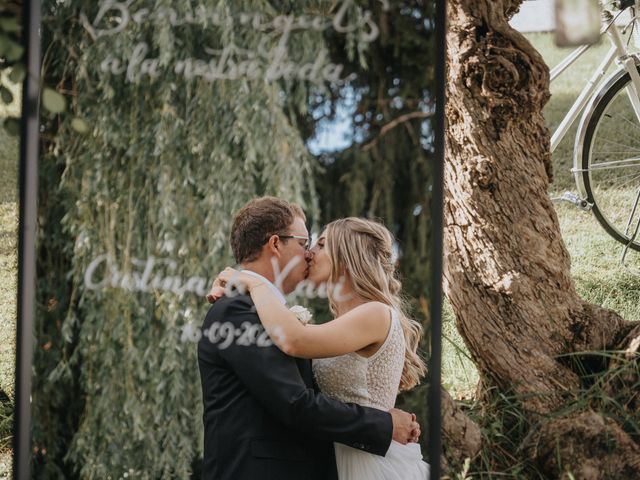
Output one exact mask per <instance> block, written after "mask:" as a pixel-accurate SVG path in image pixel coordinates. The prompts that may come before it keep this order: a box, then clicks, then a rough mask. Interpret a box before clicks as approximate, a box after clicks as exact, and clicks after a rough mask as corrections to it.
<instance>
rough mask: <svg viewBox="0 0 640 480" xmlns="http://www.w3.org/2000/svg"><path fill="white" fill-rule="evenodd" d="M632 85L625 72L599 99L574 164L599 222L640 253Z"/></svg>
mask: <svg viewBox="0 0 640 480" xmlns="http://www.w3.org/2000/svg"><path fill="white" fill-rule="evenodd" d="M639 70H640V69H639ZM630 83H631V78H630V76H629V73H627V72H626V71H624V70H622V71H620V72H618V73H617V74H616V75H615V76H614V77H612V80H611V81H609V82H608V83H607V84H606V85H605V87H604V88H603V89H602V90H601V91H600V93H599V94H598V95H597V96H596V99H595V101H594V102H593V103H592V105H591V108H590V109H589V112H587V113H586V114H585V120H586V129H585V130H584V131H583V132H579V133H578V137H577V138H576V142H577V143H578V145H577V147H579V148H580V150H581V154H580V156H579V158H577V159H576V160H579V163H578V162H575V163H574V164H575V165H580V168H579V169H578V170H577V171H576V180H578V183H579V184H580V183H582V186H583V190H584V194H585V195H586V200H587V202H589V203H590V204H592V205H593V207H592V210H593V213H594V215H595V217H596V219H597V220H598V222H600V224H601V225H602V226H603V227H604V229H605V230H606V231H607V233H609V235H611V236H612V237H613V238H615V239H616V240H617V241H619V242H621V243H623V244H624V245H629V248H632V249H634V250H638V251H640V238H639V237H640V234H639V235H638V236H636V237H635V238H634V233H635V232H636V226H637V224H638V222H640V201H639V200H640V119H639V118H638V116H637V115H636V113H635V111H634V109H633V106H632V104H631V101H630V99H629V95H633V94H634V91H633V89H632V88H631V86H630ZM584 124H585V123H584V121H583V122H582V125H581V130H582V127H583V126H584ZM632 238H633V241H632Z"/></svg>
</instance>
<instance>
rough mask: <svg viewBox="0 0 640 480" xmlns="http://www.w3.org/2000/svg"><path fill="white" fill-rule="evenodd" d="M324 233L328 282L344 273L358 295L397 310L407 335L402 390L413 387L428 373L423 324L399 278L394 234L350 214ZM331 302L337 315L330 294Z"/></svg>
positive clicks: (333, 311)
mask: <svg viewBox="0 0 640 480" xmlns="http://www.w3.org/2000/svg"><path fill="white" fill-rule="evenodd" d="M325 237H326V240H325V242H326V243H325V245H326V249H327V253H328V255H329V258H330V259H331V275H330V277H329V282H330V283H331V284H334V285H335V284H337V283H338V282H339V281H340V278H341V277H347V278H348V279H349V280H350V281H351V284H352V286H353V289H354V291H355V294H356V295H358V297H360V298H362V299H364V300H369V301H377V302H381V303H384V304H385V305H388V306H390V307H391V308H393V309H395V310H396V311H397V312H398V315H399V317H400V323H401V324H402V330H403V332H404V339H405V355H404V366H403V369H402V377H401V379H400V390H410V389H411V388H413V387H415V386H416V385H417V384H418V383H419V382H420V379H421V378H423V377H424V376H425V374H426V371H427V368H426V365H425V363H424V360H423V359H422V358H420V356H419V355H418V344H419V342H420V337H421V335H422V325H421V324H420V323H418V322H417V321H415V320H413V319H411V318H410V317H409V316H408V314H407V304H406V301H405V300H404V299H403V297H402V294H401V289H402V284H401V283H400V281H399V280H398V279H397V278H396V267H395V263H394V259H393V242H394V239H393V235H392V234H391V232H389V230H388V229H387V228H386V227H385V226H384V225H382V224H380V223H378V222H374V221H372V220H366V219H364V218H357V217H347V218H341V219H340V220H335V221H333V222H331V223H330V224H328V225H327V226H326V228H325ZM332 290H333V289H332V288H330V289H329V292H332ZM329 305H330V307H331V312H332V313H333V314H334V315H335V314H336V304H335V301H334V299H333V297H332V295H331V294H330V295H329Z"/></svg>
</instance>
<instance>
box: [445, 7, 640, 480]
mask: <svg viewBox="0 0 640 480" xmlns="http://www.w3.org/2000/svg"><path fill="white" fill-rule="evenodd" d="M520 3H521V2H520V1H513V2H509V1H504V2H503V1H500V0H450V1H449V2H448V5H449V9H448V22H449V23H448V33H447V56H448V65H447V66H448V73H447V85H446V88H447V106H446V121H447V124H448V125H447V130H446V142H447V146H446V160H445V173H444V175H445V206H444V218H445V220H444V221H445V231H444V237H445V258H446V262H445V273H444V284H445V285H444V288H445V293H446V295H447V297H448V299H449V301H450V302H451V304H452V307H453V310H454V312H455V315H456V324H457V327H458V330H459V331H460V333H461V335H462V336H463V338H464V340H465V343H466V345H467V347H468V349H469V351H470V353H471V356H472V358H473V360H474V362H475V363H476V365H477V366H478V368H479V370H480V373H481V377H482V378H483V379H484V380H486V381H488V382H490V383H491V384H495V385H497V386H498V387H499V388H501V389H504V390H509V391H512V392H514V393H516V394H519V396H520V398H522V402H523V407H524V408H525V409H526V410H527V411H530V412H532V413H534V414H540V415H541V416H544V415H547V414H551V413H553V412H557V411H558V410H559V409H560V408H561V407H562V406H563V404H565V402H566V401H567V399H568V397H569V396H570V395H571V394H572V392H575V391H576V390H578V389H579V387H580V376H579V373H578V371H577V370H576V369H573V368H572V365H571V362H568V361H563V360H562V357H560V356H562V355H564V354H568V353H572V352H581V351H587V350H604V349H615V348H627V346H628V345H629V342H630V341H631V339H632V338H634V337H636V336H638V335H639V334H640V330H639V328H638V326H637V325H636V324H633V323H631V322H627V321H625V320H623V319H622V318H621V317H620V316H619V315H617V314H616V313H615V312H612V311H610V310H606V309H603V308H601V307H599V306H597V305H591V304H588V303H586V302H584V301H583V300H582V299H581V298H580V297H579V296H578V295H577V293H576V290H575V286H574V283H573V281H572V278H571V272H570V259H569V254H568V252H567V249H566V248H565V245H564V243H563V240H562V237H561V234H560V228H559V223H558V218H557V216H556V213H555V210H554V208H553V206H552V203H551V200H550V197H549V195H548V192H547V188H548V186H549V182H550V181H551V176H552V174H551V163H550V161H551V154H550V142H549V132H548V129H547V128H546V127H545V123H544V119H543V117H542V108H543V106H544V105H545V103H546V102H547V100H548V99H549V96H550V95H549V71H548V68H547V66H546V65H545V63H544V61H543V59H542V57H541V56H540V54H539V53H538V52H537V51H536V50H535V49H534V48H533V47H532V46H531V44H530V43H529V42H528V41H527V39H526V38H524V37H523V36H522V35H521V34H520V33H518V32H517V31H515V30H513V29H512V28H511V27H510V26H509V24H508V23H507V22H508V18H509V17H510V16H511V15H512V13H513V12H514V10H515V9H517V8H518V6H519V4H520ZM551 418H555V419H554V420H548V421H546V422H544V423H543V424H542V427H541V428H540V429H539V431H538V432H537V436H536V439H537V444H536V447H535V448H531V449H530V450H529V451H530V455H531V456H532V457H533V458H535V459H536V460H537V461H539V462H540V464H541V465H542V466H543V468H544V469H545V470H546V471H548V472H549V474H550V475H552V474H553V473H552V472H557V471H558V468H562V469H564V470H566V471H571V472H573V475H574V476H575V477H576V478H640V460H639V459H640V449H639V447H638V445H637V444H636V443H635V442H634V441H633V440H632V439H631V438H630V437H629V436H628V435H627V434H626V433H625V432H624V431H623V430H622V429H621V428H620V427H619V426H618V425H616V424H615V423H614V422H612V421H610V420H604V419H603V418H602V417H600V416H599V415H597V414H596V413H594V412H593V411H590V410H588V409H587V410H586V411H584V412H581V413H579V414H573V415H571V416H569V417H566V416H565V417H557V416H555V415H553V416H551ZM605 437H607V438H614V439H615V441H616V448H615V449H611V448H610V446H608V445H607V442H603V441H602V439H603V438H605ZM586 457H588V459H587V458H586ZM587 460H588V461H587ZM558 462H560V463H558ZM560 465H561V467H560ZM594 472H596V473H594ZM594 475H595V476H594Z"/></svg>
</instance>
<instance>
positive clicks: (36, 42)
mask: <svg viewBox="0 0 640 480" xmlns="http://www.w3.org/2000/svg"><path fill="white" fill-rule="evenodd" d="M445 20H446V0H436V17H435V26H436V28H435V35H436V59H435V62H436V95H435V100H436V115H435V117H434V122H433V128H434V131H435V132H436V135H435V156H434V159H433V161H434V168H433V191H432V193H433V197H432V204H431V218H432V224H431V225H432V228H431V232H432V233H431V235H432V245H431V266H432V268H431V308H430V315H431V356H430V360H429V391H428V395H427V402H428V403H427V408H428V411H429V417H428V438H429V446H428V456H429V463H430V464H431V479H432V480H437V479H439V478H440V455H441V452H442V441H441V423H442V420H441V412H440V409H441V386H440V384H441V355H442V282H441V278H442V226H443V220H442V207H443V166H444V126H445V121H444V104H445V91H444V85H445V30H446V29H445V25H446V23H445ZM24 25H25V28H24V29H23V31H24V32H25V45H26V67H27V75H26V77H25V81H24V86H23V94H22V121H21V132H20V135H21V137H20V206H19V208H20V223H19V238H18V245H19V246H18V249H19V250H18V312H17V313H18V321H17V333H16V344H17V345H16V352H17V353H16V356H17V358H16V390H15V391H16V401H15V414H14V419H15V420H14V437H13V478H14V479H16V480H19V479H28V478H30V464H31V408H30V407H31V371H32V360H33V342H34V336H33V329H34V323H35V322H34V319H35V288H36V281H35V280H36V275H35V274H36V250H35V239H36V218H37V217H36V215H37V198H38V151H39V111H38V106H39V93H40V35H39V32H40V1H39V0H33V1H29V0H26V1H25V4H24Z"/></svg>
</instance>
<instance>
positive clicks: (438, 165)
mask: <svg viewBox="0 0 640 480" xmlns="http://www.w3.org/2000/svg"><path fill="white" fill-rule="evenodd" d="M446 10H447V3H446V0H436V18H435V27H436V28H435V35H436V59H435V62H436V92H435V93H436V94H435V100H436V115H435V117H434V119H433V130H434V132H435V145H434V147H435V156H434V158H433V162H434V164H433V170H432V171H433V191H432V194H433V196H432V203H431V272H430V273H431V299H430V300H431V311H430V315H431V357H430V359H429V393H428V395H427V409H428V411H429V418H428V429H429V432H428V433H429V445H428V452H429V464H430V465H431V478H432V479H434V480H437V479H439V478H440V456H441V454H442V438H441V429H442V413H441V409H442V405H441V404H442V401H441V398H442V397H441V395H442V392H441V376H442V370H441V366H442V258H443V257H442V250H443V249H442V227H443V217H442V208H443V194H444V185H443V183H444V128H445V121H444V105H445V91H444V89H445V81H446V77H445V75H446V67H445V62H446V39H445V34H446V18H447V13H446Z"/></svg>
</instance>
